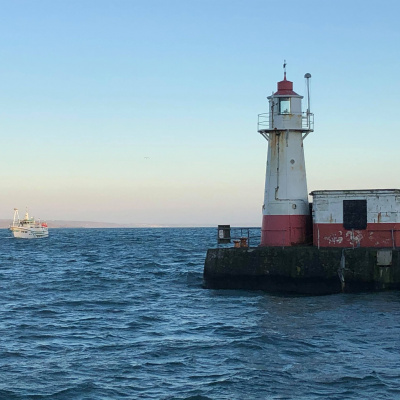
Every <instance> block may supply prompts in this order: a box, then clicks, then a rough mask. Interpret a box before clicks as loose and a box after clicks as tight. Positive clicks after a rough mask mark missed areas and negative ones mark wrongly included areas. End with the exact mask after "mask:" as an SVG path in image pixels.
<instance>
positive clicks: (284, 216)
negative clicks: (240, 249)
mask: <svg viewBox="0 0 400 400" xmlns="http://www.w3.org/2000/svg"><path fill="white" fill-rule="evenodd" d="M283 68H284V78H283V81H280V82H278V90H277V92H275V93H274V94H272V95H271V96H269V97H268V100H269V113H267V114H260V115H259V116H258V131H259V132H260V133H261V134H262V135H263V136H264V137H265V139H267V141H268V156H267V172H266V178H265V195H264V205H263V220H262V228H261V246H292V245H296V244H302V243H306V242H307V241H308V236H309V235H310V234H311V217H310V208H309V204H308V191H307V179H306V167H305V162H304V151H303V140H304V138H305V137H306V136H307V135H308V134H309V133H310V132H312V131H313V126H314V120H313V114H311V113H310V101H309V78H310V77H311V75H310V74H306V75H305V78H306V80H307V92H308V109H307V111H306V112H305V113H303V112H302V109H301V99H302V98H303V96H299V95H298V94H297V93H295V92H294V91H293V82H290V81H288V80H286V62H285V63H284V64H283Z"/></svg>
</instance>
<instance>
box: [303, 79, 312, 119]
mask: <svg viewBox="0 0 400 400" xmlns="http://www.w3.org/2000/svg"><path fill="white" fill-rule="evenodd" d="M304 78H306V82H307V125H308V126H310V114H311V112H310V78H311V74H310V73H308V72H307V73H306V74H305V75H304Z"/></svg>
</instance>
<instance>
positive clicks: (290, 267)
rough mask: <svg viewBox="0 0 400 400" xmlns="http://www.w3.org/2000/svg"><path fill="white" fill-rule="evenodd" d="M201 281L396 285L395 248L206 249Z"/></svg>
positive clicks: (317, 291)
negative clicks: (202, 279)
mask: <svg viewBox="0 0 400 400" xmlns="http://www.w3.org/2000/svg"><path fill="white" fill-rule="evenodd" d="M204 286H205V287H206V288H211V289H251V290H264V291H268V292H280V293H294V294H307V295H324V294H333V293H340V292H348V293H350V292H360V291H381V290H391V289H400V249H398V248H397V249H376V248H355V249H353V248H345V249H344V248H343V249H342V248H320V249H318V248H317V247H314V246H293V247H255V248H215V249H209V250H208V251H207V257H206V260H205V265H204Z"/></svg>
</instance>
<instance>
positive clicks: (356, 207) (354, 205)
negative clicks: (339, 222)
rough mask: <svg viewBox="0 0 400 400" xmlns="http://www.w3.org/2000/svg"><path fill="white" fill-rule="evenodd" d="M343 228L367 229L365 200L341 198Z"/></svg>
mask: <svg viewBox="0 0 400 400" xmlns="http://www.w3.org/2000/svg"><path fill="white" fill-rule="evenodd" d="M343 227H344V229H367V200H343Z"/></svg>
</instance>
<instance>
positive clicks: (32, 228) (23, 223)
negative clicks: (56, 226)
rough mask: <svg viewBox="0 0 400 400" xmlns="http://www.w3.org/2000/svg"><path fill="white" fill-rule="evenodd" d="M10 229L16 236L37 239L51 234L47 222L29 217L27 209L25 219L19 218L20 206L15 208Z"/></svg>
mask: <svg viewBox="0 0 400 400" xmlns="http://www.w3.org/2000/svg"><path fill="white" fill-rule="evenodd" d="M10 231H11V232H12V233H13V236H14V237H15V238H21V239H35V238H43V237H48V236H49V228H48V226H47V223H46V222H41V221H40V220H38V221H36V220H35V218H34V217H29V214H28V210H26V213H25V217H24V219H20V218H19V214H18V208H14V219H13V222H12V225H10Z"/></svg>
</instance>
